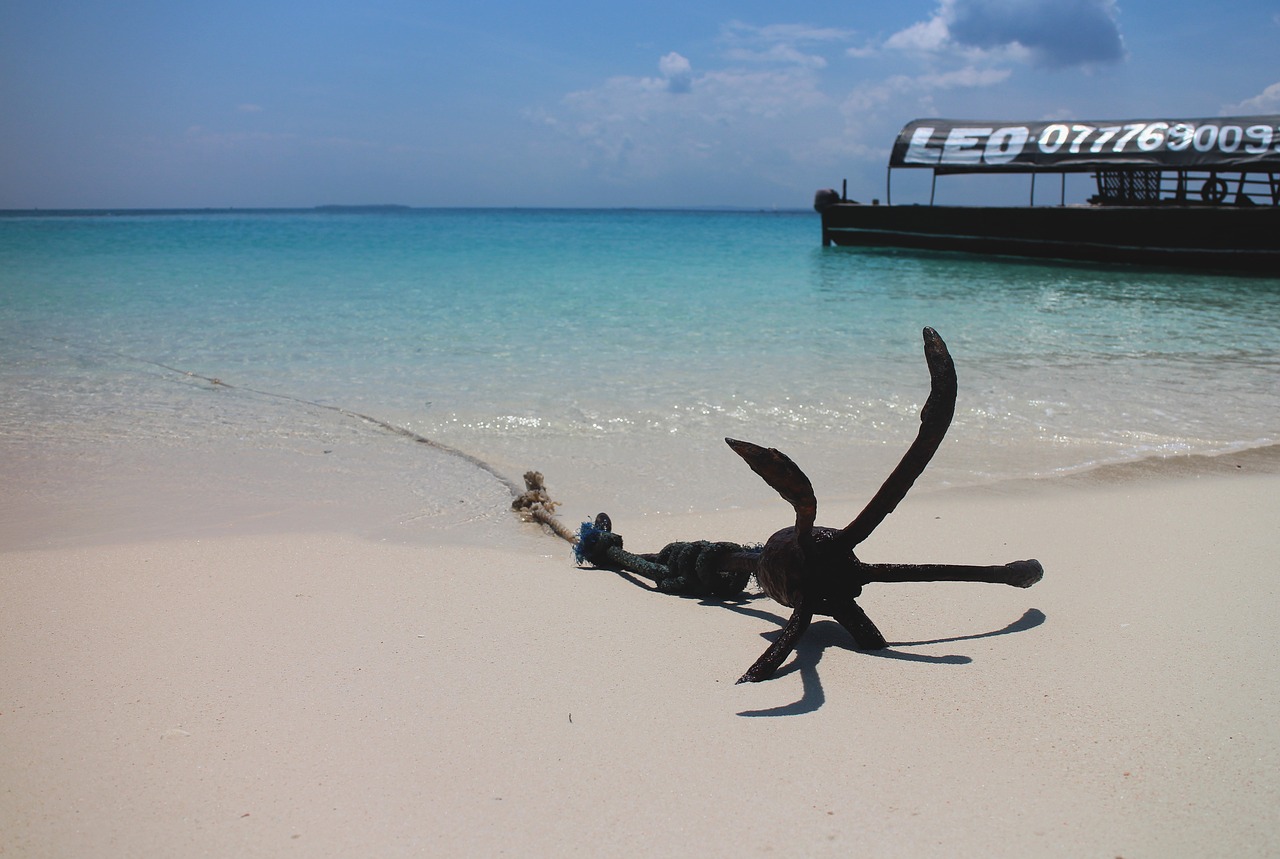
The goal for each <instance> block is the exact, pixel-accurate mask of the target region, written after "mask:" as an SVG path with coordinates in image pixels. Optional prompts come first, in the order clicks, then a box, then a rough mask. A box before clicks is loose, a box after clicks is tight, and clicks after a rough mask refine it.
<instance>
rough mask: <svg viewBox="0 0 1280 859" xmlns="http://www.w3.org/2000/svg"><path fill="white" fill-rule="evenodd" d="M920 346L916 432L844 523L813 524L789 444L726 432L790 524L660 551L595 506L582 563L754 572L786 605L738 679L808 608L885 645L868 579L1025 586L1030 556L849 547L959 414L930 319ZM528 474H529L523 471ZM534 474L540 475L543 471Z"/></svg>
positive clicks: (727, 589)
mask: <svg viewBox="0 0 1280 859" xmlns="http://www.w3.org/2000/svg"><path fill="white" fill-rule="evenodd" d="M924 355H925V362H926V363H927V364H928V367H929V377H930V390H929V397H928V399H927V400H926V401H925V404H924V408H923V409H921V411H920V429H919V431H918V432H917V434H916V438H915V441H914V442H912V444H911V446H910V447H909V448H908V449H907V452H906V453H905V454H904V455H903V457H902V459H901V461H900V462H899V463H898V465H897V467H896V468H894V470H893V471H892V472H891V473H890V475H889V477H888V478H887V479H886V480H885V481H884V483H883V484H882V485H881V487H880V489H879V491H877V492H876V494H875V495H874V496H873V497H872V499H871V500H870V501H869V502H868V503H867V505H866V507H865V508H863V510H862V512H861V513H859V514H858V515H857V516H856V517H855V518H854V520H853V521H852V522H850V523H849V524H848V525H846V526H845V527H843V528H839V529H837V528H827V527H822V526H818V525H815V522H816V521H817V512H818V501H817V498H816V496H815V495H814V491H813V484H812V483H811V482H810V480H809V478H808V476H807V475H805V473H804V472H803V471H802V470H801V469H800V467H799V466H798V465H796V464H795V463H794V462H793V461H792V460H791V458H790V457H788V456H787V455H786V454H784V453H782V452H781V451H779V450H776V449H774V448H766V447H761V446H759V445H756V444H752V443H751V442H746V441H738V440H736V439H731V438H726V439H725V442H726V443H727V444H728V445H729V447H730V448H732V449H733V451H734V452H735V453H736V454H738V456H740V457H742V458H743V460H745V461H746V463H747V465H748V466H750V468H751V470H752V471H754V472H755V473H756V474H758V475H760V477H762V478H763V479H764V481H765V483H768V484H769V485H770V486H772V487H773V488H774V489H775V490H777V492H778V494H779V495H781V496H782V497H783V499H784V500H786V501H787V502H788V503H789V504H791V506H792V507H793V508H794V509H795V513H796V520H795V525H793V526H790V527H787V528H783V529H781V530H780V531H778V532H777V533H775V534H774V535H773V536H771V537H770V538H769V539H768V541H767V542H765V544H764V545H763V547H760V548H755V547H747V546H740V545H738V544H734V543H712V542H708V541H699V542H695V543H672V544H670V545H668V546H667V547H665V548H664V549H663V550H662V551H661V552H658V553H656V554H648V555H636V554H632V553H630V552H627V551H626V550H625V549H623V546H622V538H621V537H620V536H619V535H617V534H615V533H613V525H612V522H611V521H610V519H609V517H608V516H607V515H606V514H604V513H601V514H600V515H599V516H597V517H596V520H595V522H593V523H583V525H582V528H581V529H580V530H579V532H578V534H577V538H576V540H574V542H575V544H576V545H575V548H574V551H575V553H576V555H577V558H578V561H579V563H583V562H589V563H591V564H593V565H594V566H597V567H603V568H606V569H616V568H622V569H625V570H628V571H630V572H633V573H637V574H639V575H642V576H645V577H646V578H649V579H651V580H652V581H654V582H655V584H656V585H657V586H658V589H659V590H661V591H663V592H666V593H678V594H685V595H696V596H717V597H728V596H732V595H734V594H736V593H738V592H739V591H740V590H741V589H742V588H743V587H745V586H746V584H747V581H748V579H749V578H750V576H752V575H754V576H755V579H756V581H757V583H758V584H759V585H760V588H761V590H763V591H764V592H765V594H767V595H768V596H769V597H771V598H772V599H773V600H775V601H776V602H778V603H780V604H781V605H784V606H786V607H787V608H790V609H792V613H791V617H790V619H788V620H787V622H786V624H785V625H784V626H783V628H782V632H781V634H779V636H778V637H777V638H776V639H775V640H774V641H773V643H772V644H770V645H769V647H768V649H767V650H765V652H764V653H763V654H762V655H761V656H760V658H759V659H757V660H756V661H755V663H754V664H753V665H752V666H751V667H750V668H748V669H747V671H746V673H745V674H743V675H742V677H740V678H739V679H738V682H739V683H758V682H760V681H762V680H768V679H769V678H770V677H772V676H773V675H774V673H775V672H776V671H777V670H778V668H779V667H780V666H781V665H782V663H783V662H784V661H785V660H786V658H787V656H788V655H790V654H791V652H792V651H794V650H795V648H796V645H797V643H798V642H799V641H800V638H801V637H802V636H803V635H804V633H805V631H806V630H807V629H808V628H809V624H810V622H811V621H812V620H813V617H814V615H824V616H829V617H831V618H833V619H835V620H836V621H837V622H838V623H839V624H840V625H841V626H843V627H844V628H845V629H846V630H848V632H849V634H850V635H851V636H853V640H854V642H855V643H856V644H857V646H858V648H859V649H862V650H881V649H884V648H885V647H887V646H888V644H887V642H886V641H885V638H884V636H883V635H882V634H881V633H880V630H879V629H877V628H876V625H875V624H874V623H873V622H872V621H871V618H869V617H867V614H866V612H864V611H863V610H862V607H861V606H859V605H858V602H857V599H858V597H859V596H860V595H861V594H862V589H863V587H864V586H866V585H868V584H872V583H881V582H884V583H892V582H942V581H945V582H988V583H992V584H1004V585H1012V586H1013V587H1017V588H1029V587H1031V586H1032V585H1034V584H1035V583H1036V582H1038V581H1040V579H1041V578H1042V577H1043V576H1044V567H1043V566H1041V564H1040V562H1039V561H1037V560H1034V559H1033V560H1025V561H1013V562H1011V563H1008V564H1000V565H992V566H968V565H959V564H868V563H865V562H863V561H861V560H859V559H858V556H857V555H856V554H855V553H854V549H855V548H856V547H857V546H858V545H859V544H860V543H862V542H863V541H864V540H866V539H867V538H868V537H869V536H871V533H872V532H873V531H875V529H876V528H877V527H878V526H879V525H880V523H881V522H883V521H884V520H885V517H887V516H888V515H889V514H890V513H892V512H893V511H894V509H895V508H896V507H897V506H898V504H899V502H901V501H902V499H903V498H905V497H906V495H907V493H908V492H909V491H910V489H911V487H912V485H913V484H914V483H915V481H916V478H918V477H919V476H920V475H921V473H923V472H924V469H925V467H926V466H928V464H929V462H930V460H931V459H932V458H933V455H934V453H936V452H937V450H938V447H939V445H941V444H942V440H943V437H944V436H945V435H946V433H947V429H948V428H949V427H950V426H951V419H952V417H953V416H954V415H955V405H956V371H955V364H954V362H953V361H952V359H951V354H950V352H949V351H948V350H947V345H946V343H944V342H943V340H942V338H941V337H940V336H938V332H936V331H934V330H933V329H932V328H925V329H924ZM529 477H530V475H526V480H528V478H529ZM537 478H538V480H539V482H540V480H541V475H537ZM533 488H534V487H532V486H531V487H530V489H531V490H532V489H533Z"/></svg>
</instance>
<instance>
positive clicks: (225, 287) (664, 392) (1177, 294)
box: [0, 210, 1280, 507]
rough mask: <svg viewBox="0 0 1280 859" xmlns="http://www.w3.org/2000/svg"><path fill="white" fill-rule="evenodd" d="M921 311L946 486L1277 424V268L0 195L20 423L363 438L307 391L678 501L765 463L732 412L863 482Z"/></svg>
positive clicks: (422, 214) (890, 442)
mask: <svg viewBox="0 0 1280 859" xmlns="http://www.w3.org/2000/svg"><path fill="white" fill-rule="evenodd" d="M924 325H930V326H933V327H934V328H936V329H937V330H938V331H939V332H940V333H941V334H942V335H943V337H944V338H945V339H946V340H947V342H948V344H949V346H950V348H951V351H952V354H953V356H954V358H955V361H956V365H957V369H958V373H959V377H960V399H959V404H958V408H957V414H956V419H955V422H954V424H953V427H952V430H951V433H950V435H949V436H948V441H947V444H946V446H944V448H943V451H942V452H940V453H939V455H938V458H937V459H936V461H935V464H934V466H933V467H931V469H930V475H929V480H930V481H932V482H934V483H935V484H956V483H973V482H980V481H984V480H989V479H993V478H1001V477H1019V476H1030V475H1043V474H1052V473H1056V472H1059V471H1064V470H1074V469H1079V468H1084V467H1088V466H1090V465H1095V464H1098V463H1103V462H1118V461H1126V460H1130V459H1136V458H1141V457H1145V456H1150V455H1163V454H1168V453H1181V452H1199V453H1209V452H1218V451H1225V450H1233V449H1240V448H1244V447H1253V446H1262V445H1269V444H1274V443H1276V442H1277V436H1278V435H1280V421H1277V415H1280V384H1277V371H1280V349H1277V346H1276V342H1275V340H1276V333H1277V331H1280V280H1275V279H1260V278H1240V277H1225V276H1223V277H1220V276H1212V275H1189V274H1180V273H1176V272H1150V271H1143V270H1139V269H1124V268H1114V269H1098V268H1088V267H1075V266H1064V265H1045V264H1036V263H1023V262H1011V261H995V262H993V261H986V260H982V259H970V258H965V257H960V256H943V255H933V256H931V255H911V254H897V253H890V252H875V251H864V250H856V249H836V248H822V247H821V246H820V242H819V226H818V221H817V216H816V215H813V214H810V213H730V212H647V211H527V210H510V211H505V210H504V211H488V210H462V211H446V210H421V211H408V212H389V213H377V214H367V213H366V214H332V213H316V212H293V213H252V212H250V213H185V214H149V215H128V216H105V215H102V216H77V217H15V216H10V217H3V218H0V391H2V392H3V401H4V404H5V405H4V409H3V412H2V413H0V441H2V442H3V443H4V445H5V449H6V450H8V451H9V452H10V455H13V454H14V452H15V451H21V450H23V449H24V446H29V445H57V444H63V443H65V444H68V445H74V444H84V443H91V444H121V445H129V444H142V445H164V446H166V447H169V448H179V449H181V448H183V447H198V446H202V445H242V446H246V447H251V448H255V449H256V448H271V447H273V446H289V445H294V446H296V445H305V444H312V443H314V444H316V445H321V446H323V445H324V444H326V439H328V438H329V437H330V436H331V435H332V434H333V433H341V432H347V431H348V430H347V429H344V428H341V427H342V426H343V423H344V422H347V423H349V420H348V418H346V417H345V416H343V415H342V414H340V413H337V412H334V411H331V410H326V409H316V408H314V407H310V406H307V405H305V404H304V403H300V402H299V401H311V402H314V403H319V404H322V405H329V406H336V407H340V408H344V409H349V410H354V411H357V412H360V413H363V414H368V415H370V416H374V417H377V418H379V419H381V420H384V421H387V422H390V423H394V424H396V425H398V426H403V427H406V428H409V429H411V430H413V431H414V432H417V433H420V434H422V435H424V436H427V437H429V438H432V439H435V440H438V441H441V442H444V443H447V444H449V445H452V446H455V447H457V448H460V449H462V450H464V451H466V452H468V453H470V454H472V455H474V456H477V457H479V458H481V459H484V460H486V461H491V462H493V463H494V464H495V466H496V467H498V468H499V469H502V470H505V471H506V472H507V473H510V474H512V475H513V476H518V474H519V472H520V471H521V470H522V469H523V468H524V467H526V466H537V467H543V468H544V470H545V469H546V468H547V466H546V464H547V463H550V464H552V465H559V466H561V467H563V468H575V469H579V470H582V469H586V470H587V471H588V472H591V473H596V474H599V475H600V479H601V480H602V481H605V482H609V481H613V482H615V483H616V484H624V483H629V484H632V485H634V486H638V487H639V488H640V489H641V490H642V491H643V492H645V493H648V494H651V495H663V494H667V495H670V494H673V493H674V494H675V495H677V496H678V500H677V501H675V502H671V503H672V505H673V506H676V507H683V506H694V507H696V506H702V505H709V504H710V505H717V504H721V503H729V502H730V500H731V498H730V496H732V495H733V494H734V493H736V492H738V491H740V489H741V488H742V487H743V486H745V485H748V484H749V481H752V480H754V478H753V477H751V476H749V475H747V476H745V477H742V478H741V479H737V478H736V477H735V479H731V480H729V482H728V483H726V484H725V488H724V489H718V488H715V486H714V485H713V484H716V482H717V480H718V479H719V477H718V476H719V475H721V474H723V473H727V472H728V471H734V472H735V475H736V473H737V472H745V469H744V468H743V467H742V466H741V464H740V463H738V462H737V461H736V459H735V458H734V457H733V456H732V454H731V453H729V452H728V451H727V448H725V447H724V446H723V444H722V443H721V442H720V439H721V438H722V437H723V436H734V437H741V438H746V439H749V440H752V441H755V442H758V443H761V444H765V445H768V446H775V447H779V448H782V449H783V450H786V451H787V452H788V453H790V454H791V455H792V456H793V458H795V459H796V460H797V461H799V462H800V463H801V464H802V466H804V467H806V470H809V471H810V473H811V475H813V476H814V477H815V484H816V485H819V487H820V490H819V491H820V495H821V493H822V489H821V487H822V486H823V485H824V484H825V485H826V487H827V488H828V489H829V491H834V492H839V493H858V494H864V490H865V489H866V487H867V486H868V484H869V483H870V484H872V485H874V484H877V483H878V481H879V479H881V478H882V477H883V476H884V474H885V473H887V467H888V466H891V465H892V463H893V462H894V461H896V458H897V456H898V455H899V454H900V453H901V451H902V450H903V449H904V447H905V445H906V444H907V443H908V442H909V441H910V438H911V437H912V436H913V434H914V431H915V427H916V422H917V414H918V410H919V407H920V405H921V403H922V402H923V399H924V397H925V396H926V395H927V393H928V390H927V388H928V375H927V372H926V369H925V366H924V362H923V358H922V355H921V349H920V329H921V327H922V326H924ZM160 365H164V366H163V367H162V366H160ZM166 368H168V369H166ZM174 370H179V371H189V372H191V373H194V374H197V375H196V376H183V375H182V374H181V373H178V372H173V371H174ZM200 376H204V377H211V378H217V379H220V380H222V381H224V382H226V383H227V384H228V385H230V386H232V387H231V388H222V387H219V386H214V385H212V384H210V383H208V382H207V380H204V379H201V378H199V377H200ZM257 392H266V393H272V394H281V395H285V396H286V397H288V398H292V399H286V398H281V397H267V396H262V394H261V393H257ZM361 431H362V432H367V433H369V434H372V435H376V434H377V432H378V430H377V429H376V427H370V426H365V427H364V428H363V429H362V430H361ZM369 443H370V444H372V445H383V444H386V445H388V447H387V451H388V453H387V455H388V456H411V455H413V452H412V450H410V449H403V450H402V449H398V448H393V447H392V446H391V444H392V443H393V440H391V439H382V440H378V441H372V440H371V441H370V442H369ZM401 447H402V448H403V446H401ZM666 462H670V463H678V464H679V465H678V467H675V468H667V467H664V463H666ZM824 470H825V471H824ZM828 473H829V474H830V476H821V477H820V476H819V474H823V475H826V474H828ZM607 475H613V476H612V477H609V476H607ZM763 491H764V492H765V493H767V490H763Z"/></svg>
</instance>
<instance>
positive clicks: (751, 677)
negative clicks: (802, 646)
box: [738, 605, 813, 683]
mask: <svg viewBox="0 0 1280 859" xmlns="http://www.w3.org/2000/svg"><path fill="white" fill-rule="evenodd" d="M811 620H813V612H811V611H808V610H807V609H805V607H804V606H803V605H800V606H797V607H796V610H795V611H793V612H792V613H791V619H790V620H788V621H787V624H786V626H784V627H782V632H781V633H779V635H778V637H777V638H775V639H774V640H773V644H770V645H769V648H768V649H767V650H766V651H765V652H764V653H762V654H761V655H760V658H759V659H757V660H756V661H755V664H753V665H752V666H751V667H750V668H748V669H747V673H746V674H743V675H742V676H741V677H739V678H738V682H739V683H759V682H760V681H761V680H768V679H769V678H770V677H772V676H773V673H774V672H775V671H777V670H778V667H779V666H781V665H782V663H783V662H784V661H786V658H787V657H788V656H789V655H790V654H791V651H793V650H795V649H796V644H797V643H798V642H799V641H800V636H802V635H804V631H805V630H806V629H808V628H809V621H811Z"/></svg>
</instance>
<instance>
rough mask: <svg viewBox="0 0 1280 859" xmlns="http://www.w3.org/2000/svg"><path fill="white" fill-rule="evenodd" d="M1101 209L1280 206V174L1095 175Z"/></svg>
mask: <svg viewBox="0 0 1280 859" xmlns="http://www.w3.org/2000/svg"><path fill="white" fill-rule="evenodd" d="M1094 178H1095V179H1096V180H1097V183H1098V193H1097V194H1096V195H1095V196H1093V197H1091V198H1090V199H1089V202H1090V203H1092V204H1094V205H1100V206H1149V205H1153V204H1158V203H1171V204H1175V205H1209V206H1257V205H1264V206H1280V174H1278V173H1247V172H1241V173H1227V172H1222V171H1214V170H1199V171H1196V170H1176V171H1171V170H1159V169H1155V168H1152V169H1137V170H1135V169H1132V168H1130V169H1126V170H1099V171H1097V172H1096V173H1094Z"/></svg>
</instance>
